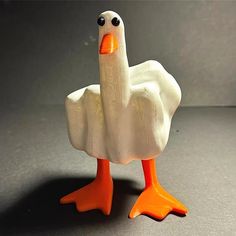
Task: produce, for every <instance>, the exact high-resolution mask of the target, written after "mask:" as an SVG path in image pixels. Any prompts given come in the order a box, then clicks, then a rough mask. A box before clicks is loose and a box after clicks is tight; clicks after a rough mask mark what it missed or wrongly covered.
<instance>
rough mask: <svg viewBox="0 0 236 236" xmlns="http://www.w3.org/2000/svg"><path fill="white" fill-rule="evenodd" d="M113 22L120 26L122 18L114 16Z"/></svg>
mask: <svg viewBox="0 0 236 236" xmlns="http://www.w3.org/2000/svg"><path fill="white" fill-rule="evenodd" d="M111 23H112V24H113V25H114V26H118V25H119V24H120V20H119V19H118V18H117V17H114V18H113V19H112V21H111Z"/></svg>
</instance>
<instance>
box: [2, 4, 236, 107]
mask: <svg viewBox="0 0 236 236" xmlns="http://www.w3.org/2000/svg"><path fill="white" fill-rule="evenodd" d="M108 9H111V10H114V11H116V12H118V13H119V14H120V15H121V17H122V18H123V20H124V22H125V26H126V41H127V51H128V57H129V63H130V65H135V64H138V63H141V62H143V61H146V60H148V59H156V60H158V61H159V62H161V63H162V64H163V65H164V66H165V67H166V69H167V70H168V71H169V72H170V73H172V74H173V75H174V77H175V78H176V80H177V81H178V82H179V84H180V86H181V88H182V91H183V100H182V105H184V106H205V105H220V106H221V105H228V106H230V105H236V92H235V91H236V78H235V74H236V65H235V62H236V30H235V29H236V14H235V12H236V2H235V1H222V2H221V1H167V2H164V1H161V2H157V1H155V2H150V1H147V2H140V1H130V2H122V1H119V2H113V1H112V2H108V1H106V2H104V1H101V2H94V1H93V2H71V1H69V2H38V1H36V2H18V3H15V2H11V1H6V2H5V4H4V3H2V4H1V10H0V29H1V37H0V47H1V52H0V61H1V65H0V68H1V74H0V76H1V86H0V96H1V97H0V98H1V99H0V101H1V103H2V104H35V103H40V104H62V103H63V102H64V98H65V96H66V95H67V94H68V93H70V92H72V91H74V90H76V89H79V88H82V87H84V86H86V85H89V84H93V83H99V76H98V60H97V59H98V56H97V34H98V27H97V24H96V19H97V16H98V14H99V13H101V12H103V11H104V10H108Z"/></svg>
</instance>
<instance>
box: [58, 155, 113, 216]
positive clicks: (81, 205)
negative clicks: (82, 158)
mask: <svg viewBox="0 0 236 236" xmlns="http://www.w3.org/2000/svg"><path fill="white" fill-rule="evenodd" d="M112 195H113V181H112V177H111V175H110V163H109V161H107V160H101V159H97V176H96V178H95V180H94V181H93V182H92V183H90V184H88V185H86V186H84V187H82V188H81V189H79V190H76V191H74V192H72V193H70V194H68V195H66V196H64V197H62V198H61V199H60V203H61V204H67V203H75V204H76V208H77V210H78V211H80V212H83V211H89V210H93V209H99V210H101V211H102V212H103V213H104V214H105V215H109V214H110V212H111V205H112Z"/></svg>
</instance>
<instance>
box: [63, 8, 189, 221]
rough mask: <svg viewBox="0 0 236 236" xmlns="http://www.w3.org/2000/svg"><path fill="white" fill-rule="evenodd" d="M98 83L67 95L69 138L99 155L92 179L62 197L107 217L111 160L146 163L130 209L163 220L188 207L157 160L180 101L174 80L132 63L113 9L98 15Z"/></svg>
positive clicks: (149, 64) (154, 67)
mask: <svg viewBox="0 0 236 236" xmlns="http://www.w3.org/2000/svg"><path fill="white" fill-rule="evenodd" d="M97 23H98V25H99V40H98V43H99V71H100V85H98V84H95V85H90V86H87V87H85V88H82V89H79V90H77V91H75V92H73V93H71V94H69V95H68V96H67V98H66V102H65V106H66V113H67V121H68V133H69V138H70V142H71V144H72V145H73V147H75V148H76V149H79V150H82V151H85V152H86V153H87V154H88V155H90V156H92V157H95V158H96V159H97V175H96V178H95V179H94V181H93V182H91V183H90V184H88V185H86V186H84V187H82V188H81V189H79V190H76V191H74V192H72V193H70V194H68V195H66V196H64V197H62V198H61V199H60V203H62V204H68V203H75V204H76V208H77V210H78V211H79V212H84V211H88V210H92V209H100V210H101V211H102V212H103V213H104V214H105V215H109V214H110V212H111V206H112V196H113V181H112V177H111V174H110V162H113V163H119V164H127V163H129V162H130V161H133V160H140V161H141V162H142V167H143V172H144V178H145V189H144V190H143V192H142V193H141V195H140V196H139V197H138V199H137V201H136V203H135V204H134V206H133V208H132V209H131V211H130V213H129V217H130V218H134V217H136V216H138V215H140V214H145V215H148V216H151V217H153V218H155V219H159V220H162V219H163V218H165V217H166V216H167V215H168V213H170V212H175V213H177V214H182V215H185V214H186V213H187V208H186V207H185V206H184V205H183V204H182V203H180V202H179V201H178V200H176V199H175V198H174V197H173V196H171V195H170V194H169V193H168V192H167V191H166V190H165V189H164V188H163V187H162V186H161V185H160V183H159V182H158V179H157V175H156V166H155V159H156V158H157V157H158V156H159V155H160V153H161V152H162V151H163V150H164V148H165V146H166V144H167V141H168V137H169V131H170V125H171V119H172V116H173V114H174V113H175V110H176V109H177V107H178V106H179V104H180V100H181V90H180V87H179V85H178V84H177V82H176V81H175V79H174V78H173V76H172V75H170V74H169V73H168V72H167V71H166V70H165V69H164V68H163V66H162V65H161V64H160V63H159V62H157V61H154V60H150V61H146V62H144V63H141V64H138V65H136V66H132V67H129V63H128V59H127V54H126V43H125V32H124V23H123V21H122V19H121V17H120V16H119V15H118V14H117V13H115V12H113V11H105V12H103V13H101V14H100V16H99V17H98V20H97Z"/></svg>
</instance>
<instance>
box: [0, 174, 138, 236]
mask: <svg viewBox="0 0 236 236" xmlns="http://www.w3.org/2000/svg"><path fill="white" fill-rule="evenodd" d="M92 180H93V179H92V178H61V179H60V178H58V179H53V180H48V181H46V182H44V183H42V184H41V185H39V186H37V187H35V189H33V190H32V191H31V192H29V193H28V194H27V195H25V196H23V197H22V198H21V199H20V200H18V201H17V202H16V203H15V204H14V205H12V206H11V207H9V208H8V209H6V210H5V211H4V212H3V213H1V215H0V232H2V233H3V234H2V235H6V234H8V235H9V234H10V233H29V232H33V231H37V232H42V231H47V230H50V229H58V230H60V228H61V229H62V228H63V229H64V228H66V227H77V228H79V227H82V226H86V225H93V226H96V225H97V224H100V223H106V224H111V223H114V222H115V221H117V220H118V219H119V217H120V216H127V218H128V213H129V212H126V210H125V208H127V207H126V205H127V200H128V198H127V197H128V195H138V194H140V192H141V190H138V189H137V188H135V187H134V186H135V182H132V181H130V180H125V179H114V180H113V181H114V196H113V207H112V211H111V215H110V216H109V217H107V216H104V215H103V214H102V213H101V212H100V211H98V210H93V211H89V212H84V213H78V212H77V211H76V209H75V205H73V204H69V205H60V204H59V199H60V198H61V197H62V196H64V195H66V194H68V193H70V192H72V191H74V190H76V189H78V188H80V187H82V186H84V185H86V184H88V183H90V182H91V181H92ZM129 207H130V208H131V207H132V206H129ZM129 210H130V209H129ZM129 210H128V211H129Z"/></svg>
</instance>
